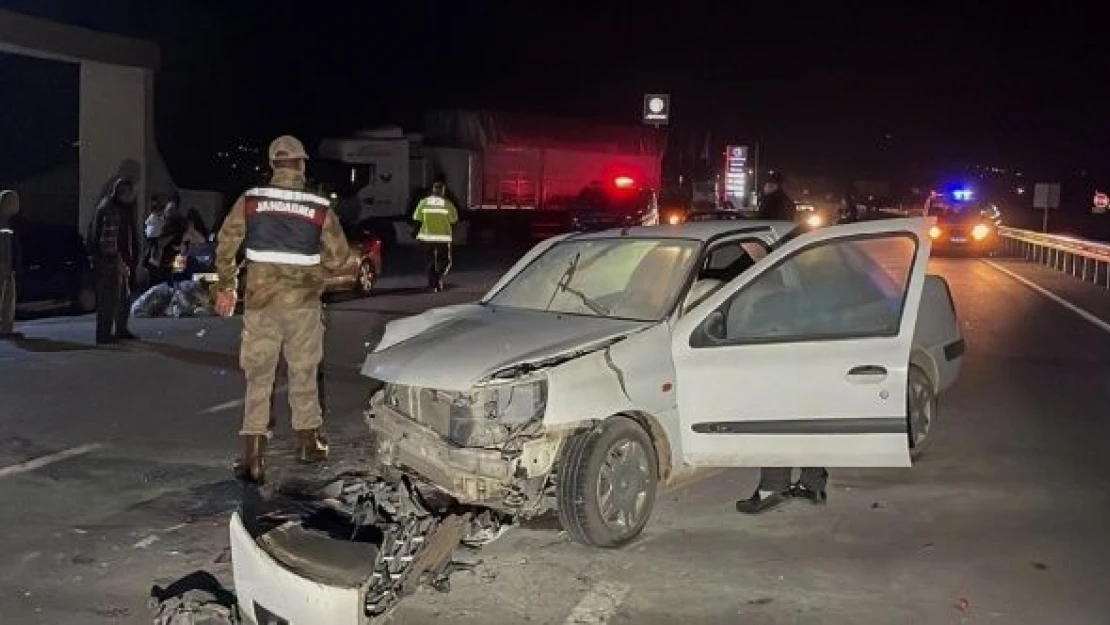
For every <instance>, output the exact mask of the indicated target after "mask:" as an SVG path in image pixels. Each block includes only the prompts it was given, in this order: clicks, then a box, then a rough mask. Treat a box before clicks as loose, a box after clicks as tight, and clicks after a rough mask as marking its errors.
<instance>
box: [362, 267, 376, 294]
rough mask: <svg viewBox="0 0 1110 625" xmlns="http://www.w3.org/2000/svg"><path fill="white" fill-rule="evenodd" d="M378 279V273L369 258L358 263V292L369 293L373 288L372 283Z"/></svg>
mask: <svg viewBox="0 0 1110 625" xmlns="http://www.w3.org/2000/svg"><path fill="white" fill-rule="evenodd" d="M377 281H378V274H377V272H376V271H374V263H372V262H370V261H369V260H363V261H362V262H361V263H359V265H358V292H359V293H361V294H363V295H369V294H370V291H373V290H374V284H375V283H377Z"/></svg>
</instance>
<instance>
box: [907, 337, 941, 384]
mask: <svg viewBox="0 0 1110 625" xmlns="http://www.w3.org/2000/svg"><path fill="white" fill-rule="evenodd" d="M909 366H911V367H917V368H918V369H921V371H923V372H924V373H925V377H927V378H929V384H931V385H932V386H933V392H938V391H939V387H940V382H939V380H940V371H939V368H938V367H937V363H936V361H935V360H934V359H933V358H932V357H931V356H930V355H929V352H927V351H925V350H924V349H922V348H920V347H914V348H913V350H912V351H911V352H910V362H909Z"/></svg>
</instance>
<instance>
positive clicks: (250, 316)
mask: <svg viewBox="0 0 1110 625" xmlns="http://www.w3.org/2000/svg"><path fill="white" fill-rule="evenodd" d="M323 314H324V313H323V309H322V308H319V307H317V308H302V309H298V310H283V309H266V308H264V309H261V310H246V311H244V312H243V340H242V345H241V346H240V348H239V366H240V367H242V369H243V373H244V375H245V376H246V378H247V396H246V403H245V405H244V410H243V429H242V430H240V432H239V433H240V434H242V435H245V436H246V435H257V434H267V433H268V432H269V429H270V404H271V396H272V395H273V392H274V378H275V376H276V375H277V367H278V359H279V358H281V356H282V355H284V356H285V365H286V371H287V373H288V377H289V408H290V409H291V411H292V413H293V429H295V430H310V429H314V428H318V427H320V425H321V424H322V423H323V422H324V419H323V415H322V411H321V408H320V395H319V387H318V386H317V378H316V376H317V372H318V371H319V368H320V361H321V360H322V359H323V357H324V319H323Z"/></svg>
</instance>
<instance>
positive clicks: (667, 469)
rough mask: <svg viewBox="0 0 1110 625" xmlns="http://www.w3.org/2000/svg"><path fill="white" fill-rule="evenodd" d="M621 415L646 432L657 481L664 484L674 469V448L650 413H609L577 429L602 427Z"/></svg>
mask: <svg viewBox="0 0 1110 625" xmlns="http://www.w3.org/2000/svg"><path fill="white" fill-rule="evenodd" d="M622 417H623V418H625V419H631V420H632V421H634V422H635V423H636V424H637V425H639V426H640V427H641V428H643V429H644V431H645V432H647V435H648V438H649V439H651V445H652V448H653V451H654V452H655V459H656V463H657V465H658V466H659V482H660V483H661V484H665V483H666V482H667V480H668V479H670V477H671V474H672V472H673V470H674V460H673V456H672V454H673V452H674V449H673V447H672V446H671V441H670V437H668V436H667V431H666V430H665V429H664V428H663V424H662V423H660V422H659V420H658V419H657V418H655V417H654V416H652V415H651V414H648V413H646V412H642V411H638V410H629V411H622V412H618V413H615V414H612V415H609V416H608V417H604V418H600V419H592V420H590V421H588V422H586V423H584V424H583V425H582V427H580V428H578V431H580V432H581V431H587V430H591V429H594V428H600V427H604V425H605V423H606V422H607V421H610V420H612V419H616V418H622ZM564 444H565V442H564ZM564 449H565V447H564ZM561 451H562V450H560V452H561Z"/></svg>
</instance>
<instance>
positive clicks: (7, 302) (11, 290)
mask: <svg viewBox="0 0 1110 625" xmlns="http://www.w3.org/2000/svg"><path fill="white" fill-rule="evenodd" d="M18 212H19V195H17V194H16V192H15V191H0V339H18V338H21V337H22V336H23V335H22V334H20V333H18V332H16V331H15V272H16V270H17V269H18V268H19V262H18V256H17V254H16V252H17V251H18V245H17V244H16V240H15V230H13V229H12V222H11V219H12V217H15V214H16V213H18Z"/></svg>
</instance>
